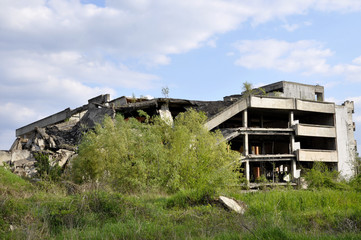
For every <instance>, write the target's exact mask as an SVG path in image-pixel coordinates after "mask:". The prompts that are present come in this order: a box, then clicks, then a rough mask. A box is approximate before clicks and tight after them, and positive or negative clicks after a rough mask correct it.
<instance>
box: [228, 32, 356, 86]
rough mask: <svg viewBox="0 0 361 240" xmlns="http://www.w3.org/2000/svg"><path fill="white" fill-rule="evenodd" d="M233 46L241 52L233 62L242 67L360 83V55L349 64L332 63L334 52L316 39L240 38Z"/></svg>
mask: <svg viewBox="0 0 361 240" xmlns="http://www.w3.org/2000/svg"><path fill="white" fill-rule="evenodd" d="M235 48H236V49H237V50H238V51H239V54H240V57H239V58H238V59H237V60H236V61H235V64H236V65H239V66H242V67H245V68H249V69H260V68H265V69H271V70H278V71H281V72H301V73H302V74H304V75H311V74H322V75H326V76H331V75H344V76H345V78H346V79H348V80H351V81H357V82H361V56H360V57H357V58H355V59H354V60H352V62H351V63H349V64H335V65H331V64H329V63H327V60H328V58H330V57H331V56H333V54H334V52H333V51H332V50H330V49H328V48H325V47H324V46H323V44H322V43H320V42H317V41H313V40H301V41H297V42H287V41H282V40H276V39H266V40H253V41H251V40H243V41H239V42H237V43H235Z"/></svg>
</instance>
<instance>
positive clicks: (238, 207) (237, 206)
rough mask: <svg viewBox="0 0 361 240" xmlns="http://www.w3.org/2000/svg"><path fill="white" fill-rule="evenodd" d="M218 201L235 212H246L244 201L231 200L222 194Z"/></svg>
mask: <svg viewBox="0 0 361 240" xmlns="http://www.w3.org/2000/svg"><path fill="white" fill-rule="evenodd" d="M219 201H220V203H222V205H223V206H225V207H226V208H227V209H229V210H233V211H235V212H236V213H239V214H242V215H243V214H244V213H245V212H246V209H247V205H246V204H245V203H244V202H240V203H238V202H236V201H235V200H233V199H231V198H228V197H224V196H220V197H219Z"/></svg>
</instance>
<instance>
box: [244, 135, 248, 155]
mask: <svg viewBox="0 0 361 240" xmlns="http://www.w3.org/2000/svg"><path fill="white" fill-rule="evenodd" d="M243 149H244V156H245V157H247V156H248V154H249V149H248V133H245V134H244V146H243Z"/></svg>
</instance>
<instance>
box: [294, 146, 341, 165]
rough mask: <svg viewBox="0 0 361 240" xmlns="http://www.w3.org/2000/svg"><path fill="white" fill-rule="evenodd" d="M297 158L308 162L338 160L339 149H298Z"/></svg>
mask: <svg viewBox="0 0 361 240" xmlns="http://www.w3.org/2000/svg"><path fill="white" fill-rule="evenodd" d="M296 153H297V160H298V161H307V162H316V161H317V162H337V161H338V157H337V151H335V150H313V149H312V150H309V149H298V150H297V151H296Z"/></svg>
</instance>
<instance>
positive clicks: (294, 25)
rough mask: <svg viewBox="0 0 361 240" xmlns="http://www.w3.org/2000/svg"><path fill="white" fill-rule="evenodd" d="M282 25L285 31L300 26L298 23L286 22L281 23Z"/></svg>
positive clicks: (290, 30) (291, 30)
mask: <svg viewBox="0 0 361 240" xmlns="http://www.w3.org/2000/svg"><path fill="white" fill-rule="evenodd" d="M282 27H283V28H284V29H286V30H287V31H289V32H293V31H295V30H296V29H298V28H299V27H300V26H299V25H298V24H288V23H286V24H284V25H282Z"/></svg>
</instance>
